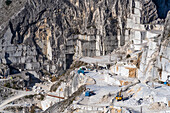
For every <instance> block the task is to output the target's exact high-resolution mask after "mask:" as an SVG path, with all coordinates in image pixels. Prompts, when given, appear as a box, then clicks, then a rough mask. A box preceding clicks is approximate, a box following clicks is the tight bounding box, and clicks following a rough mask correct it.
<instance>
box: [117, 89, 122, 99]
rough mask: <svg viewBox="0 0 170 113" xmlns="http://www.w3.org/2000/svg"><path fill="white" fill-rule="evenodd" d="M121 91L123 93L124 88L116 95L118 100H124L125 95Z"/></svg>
mask: <svg viewBox="0 0 170 113" xmlns="http://www.w3.org/2000/svg"><path fill="white" fill-rule="evenodd" d="M121 93H122V90H120V91H119V93H118V94H117V96H116V100H117V101H122V100H123V95H122V94H121Z"/></svg>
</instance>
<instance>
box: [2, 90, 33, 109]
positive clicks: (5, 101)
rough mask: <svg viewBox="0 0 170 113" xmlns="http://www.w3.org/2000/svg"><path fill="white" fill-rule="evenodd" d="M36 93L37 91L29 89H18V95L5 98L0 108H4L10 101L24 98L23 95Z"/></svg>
mask: <svg viewBox="0 0 170 113" xmlns="http://www.w3.org/2000/svg"><path fill="white" fill-rule="evenodd" d="M34 94H35V92H32V91H27V92H26V91H18V94H17V95H15V96H13V97H11V98H8V99H6V100H4V101H3V102H2V104H1V105H0V109H2V107H3V106H5V105H7V104H8V103H10V102H12V101H14V100H16V99H19V98H22V97H24V96H28V95H34Z"/></svg>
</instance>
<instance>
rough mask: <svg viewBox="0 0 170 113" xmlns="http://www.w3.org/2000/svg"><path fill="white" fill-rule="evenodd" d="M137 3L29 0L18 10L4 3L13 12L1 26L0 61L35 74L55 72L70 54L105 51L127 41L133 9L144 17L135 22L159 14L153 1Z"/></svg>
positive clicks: (130, 0) (68, 60)
mask: <svg viewBox="0 0 170 113" xmlns="http://www.w3.org/2000/svg"><path fill="white" fill-rule="evenodd" d="M136 1H137V0H136ZM14 3H16V1H13V2H12V4H14ZM136 3H137V4H136ZM136 3H135V0H100V1H96V0H94V1H91V0H62V1H59V0H28V1H27V2H22V4H21V6H20V7H21V8H20V10H19V11H18V10H15V11H16V12H15V11H12V9H10V7H11V8H12V7H13V6H12V5H11V6H5V7H7V8H8V10H6V11H7V12H10V10H11V12H12V13H11V15H13V16H12V17H11V16H5V15H4V18H5V20H6V21H5V23H3V22H2V24H1V27H0V28H1V29H0V34H1V38H0V51H1V52H2V54H1V55H0V59H1V60H0V63H2V64H4V65H9V66H13V67H15V68H17V69H20V70H29V71H36V72H38V73H39V74H40V73H43V72H46V71H47V72H51V73H59V71H60V70H64V69H67V68H69V65H70V64H71V62H72V61H73V58H74V57H82V56H100V55H105V54H108V53H110V52H112V51H113V50H114V49H115V48H118V47H120V46H123V45H125V44H126V43H127V42H128V38H126V31H127V30H126V29H127V18H132V15H133V14H137V13H139V15H136V16H139V18H143V20H139V23H140V22H143V23H148V22H151V21H153V20H155V19H156V18H157V13H156V10H155V5H154V4H153V3H152V2H151V1H149V2H147V3H145V2H141V1H137V2H136ZM141 5H142V6H143V7H142V8H141V7H140V6H141ZM135 7H136V9H135ZM138 7H139V8H140V10H139V9H137V8H138ZM146 7H148V8H146ZM13 8H14V9H16V8H15V7H13ZM1 9H2V8H1ZM146 9H147V10H146ZM142 10H143V11H144V13H143V14H141V12H142ZM136 11H139V12H136ZM7 17H8V18H7ZM9 17H10V18H9ZM132 20H133V19H132ZM135 21H138V20H135Z"/></svg>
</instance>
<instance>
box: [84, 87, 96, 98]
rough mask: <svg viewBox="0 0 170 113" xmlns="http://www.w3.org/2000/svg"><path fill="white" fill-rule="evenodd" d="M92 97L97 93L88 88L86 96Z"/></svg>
mask: <svg viewBox="0 0 170 113" xmlns="http://www.w3.org/2000/svg"><path fill="white" fill-rule="evenodd" d="M92 95H95V93H94V92H93V91H90V88H87V90H86V92H85V96H88V97H90V96H92Z"/></svg>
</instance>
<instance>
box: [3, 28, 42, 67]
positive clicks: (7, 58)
mask: <svg viewBox="0 0 170 113" xmlns="http://www.w3.org/2000/svg"><path fill="white" fill-rule="evenodd" d="M11 38H12V33H11V31H10V29H8V30H7V32H6V33H5V35H4V37H3V38H1V39H0V53H1V54H0V64H4V65H11V66H13V67H15V68H18V69H21V70H25V69H26V70H38V69H39V68H40V64H39V63H38V62H37V59H36V55H37V52H36V48H35V47H30V46H29V45H28V46H27V45H14V44H11Z"/></svg>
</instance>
